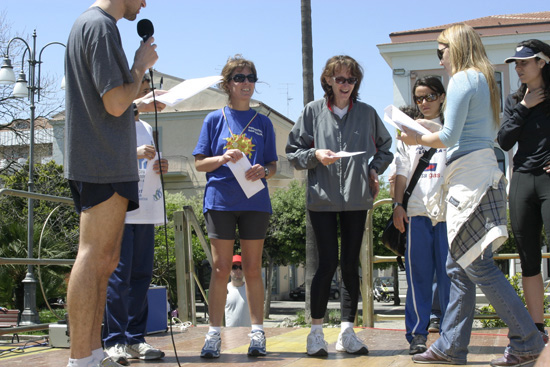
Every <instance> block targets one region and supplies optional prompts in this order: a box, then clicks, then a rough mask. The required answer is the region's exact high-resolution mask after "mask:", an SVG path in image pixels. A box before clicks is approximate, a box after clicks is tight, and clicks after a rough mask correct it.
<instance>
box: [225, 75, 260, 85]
mask: <svg viewBox="0 0 550 367" xmlns="http://www.w3.org/2000/svg"><path fill="white" fill-rule="evenodd" d="M231 79H232V80H233V81H234V82H235V83H242V82H244V80H245V79H248V81H249V82H250V83H256V82H257V81H258V78H257V77H256V74H248V75H244V74H235V75H234V76H233V78H231Z"/></svg>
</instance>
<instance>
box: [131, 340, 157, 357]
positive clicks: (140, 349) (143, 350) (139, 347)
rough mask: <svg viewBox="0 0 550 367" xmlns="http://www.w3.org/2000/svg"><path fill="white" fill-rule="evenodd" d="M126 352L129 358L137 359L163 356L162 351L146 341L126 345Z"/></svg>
mask: <svg viewBox="0 0 550 367" xmlns="http://www.w3.org/2000/svg"><path fill="white" fill-rule="evenodd" d="M126 352H127V353H128V354H129V355H130V358H139V359H161V358H162V357H164V352H163V351H162V350H160V349H158V348H155V347H153V346H152V345H150V344H147V343H145V342H144V343H137V344H129V345H128V346H126Z"/></svg>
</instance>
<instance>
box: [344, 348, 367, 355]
mask: <svg viewBox="0 0 550 367" xmlns="http://www.w3.org/2000/svg"><path fill="white" fill-rule="evenodd" d="M346 353H348V354H355V355H368V354H369V350H368V349H367V348H365V347H363V348H361V349H359V350H358V351H355V352H348V351H347V350H346Z"/></svg>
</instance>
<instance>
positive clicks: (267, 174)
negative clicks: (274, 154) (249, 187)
mask: <svg viewBox="0 0 550 367" xmlns="http://www.w3.org/2000/svg"><path fill="white" fill-rule="evenodd" d="M264 173H265V178H266V179H267V176H269V168H267V167H264Z"/></svg>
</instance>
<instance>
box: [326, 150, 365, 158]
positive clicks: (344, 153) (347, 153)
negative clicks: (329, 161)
mask: <svg viewBox="0 0 550 367" xmlns="http://www.w3.org/2000/svg"><path fill="white" fill-rule="evenodd" d="M364 153H366V152H344V151H343V150H341V151H339V152H338V153H334V155H333V157H340V158H344V157H352V156H354V155H358V154H364Z"/></svg>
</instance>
